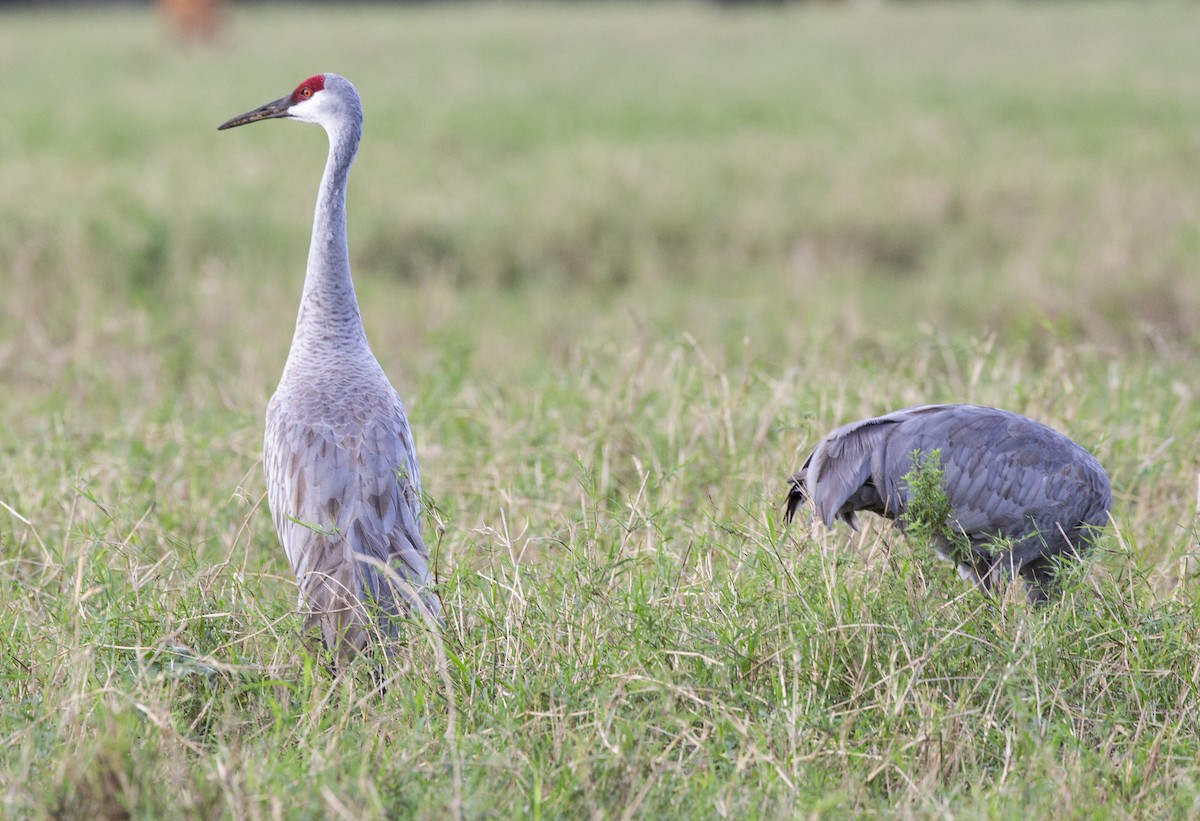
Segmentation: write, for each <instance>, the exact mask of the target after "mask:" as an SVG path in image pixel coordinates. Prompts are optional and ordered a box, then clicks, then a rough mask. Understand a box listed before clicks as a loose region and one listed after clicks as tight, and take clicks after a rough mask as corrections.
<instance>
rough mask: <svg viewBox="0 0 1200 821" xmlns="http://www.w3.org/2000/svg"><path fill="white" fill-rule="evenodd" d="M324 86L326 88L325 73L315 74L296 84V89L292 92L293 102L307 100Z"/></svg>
mask: <svg viewBox="0 0 1200 821" xmlns="http://www.w3.org/2000/svg"><path fill="white" fill-rule="evenodd" d="M323 88H325V75H324V74H314V75H313V76H312V77H309V78H308V79H307V80H305V81H304V82H303V83H301V84H300V85H298V86H296V90H295V91H293V92H292V102H293V103H298V102H300V101H301V100H307V99H308V98H309V97H311V96H312V95H314V94H316V93H317V92H318V91H320V90H321V89H323Z"/></svg>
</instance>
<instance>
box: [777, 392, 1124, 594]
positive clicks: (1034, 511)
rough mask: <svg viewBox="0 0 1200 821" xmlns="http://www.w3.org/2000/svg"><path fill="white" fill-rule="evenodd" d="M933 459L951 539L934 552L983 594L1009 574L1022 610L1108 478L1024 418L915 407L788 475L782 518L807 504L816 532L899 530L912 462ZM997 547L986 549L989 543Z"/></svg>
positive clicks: (845, 430)
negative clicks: (841, 527) (877, 523)
mask: <svg viewBox="0 0 1200 821" xmlns="http://www.w3.org/2000/svg"><path fill="white" fill-rule="evenodd" d="M933 450H937V451H939V452H940V461H941V465H942V470H943V479H944V484H945V490H946V495H947V497H948V499H949V502H950V506H951V509H952V517H953V518H952V521H951V522H950V527H951V529H952V532H953V533H955V534H957V535H959V536H961V537H963V538H961V539H955V540H953V541H951V540H949V539H945V538H941V539H939V544H938V545H937V547H938V552H939V553H940V554H942V555H943V557H945V558H950V559H952V560H954V561H955V562H956V563H957V564H958V568H959V573H960V574H961V575H962V576H963V578H965V579H970V580H971V581H973V582H975V583H976V584H977V585H979V586H980V587H981V588H982V589H984V590H991V589H992V588H994V587H995V586H996V585H997V584H998V583H1000V582H1002V581H1003V580H1005V579H1007V578H1010V577H1011V576H1013V575H1016V574H1019V575H1020V576H1021V577H1022V579H1024V581H1025V582H1026V584H1027V586H1028V593H1029V598H1030V600H1032V601H1039V600H1042V599H1045V598H1046V596H1047V594H1048V593H1049V592H1050V591H1051V590H1052V588H1053V575H1054V560H1055V559H1057V558H1060V557H1063V558H1067V557H1075V556H1078V555H1079V554H1080V553H1082V552H1083V551H1084V550H1086V549H1087V547H1088V546H1089V545H1090V543H1091V541H1092V540H1093V539H1094V538H1095V535H1096V530H1097V529H1098V528H1101V527H1103V526H1104V525H1105V523H1106V522H1107V521H1108V509H1109V506H1110V504H1111V502H1112V493H1111V490H1110V488H1109V482H1108V475H1107V474H1106V473H1105V472H1104V468H1103V467H1101V466H1100V463H1099V462H1098V461H1096V459H1095V457H1094V456H1092V454H1090V453H1088V452H1087V451H1086V450H1084V449H1083V448H1082V447H1080V446H1079V445H1077V444H1075V443H1074V442H1072V441H1071V440H1070V439H1068V438H1067V437H1066V436H1063V435H1062V434H1061V433H1059V432H1057V431H1055V430H1053V429H1051V428H1049V427H1047V426H1045V425H1043V424H1041V423H1039V422H1035V421H1033V420H1032V419H1028V418H1026V417H1024V416H1020V415H1018V414H1015V413H1011V412H1009V411H1004V410H999V409H997V408H986V407H980V406H978V405H923V406H920V407H913V408H905V409H904V410H899V411H895V412H894V413H889V414H887V415H885V416H879V417H876V418H874V419H863V420H861V421H858V422H852V423H850V424H848V425H844V426H842V427H840V428H838V429H837V430H835V431H833V432H832V433H830V434H829V435H828V436H826V437H825V438H824V439H822V440H821V442H820V443H819V444H818V445H817V446H816V448H815V449H814V450H813V452H812V453H811V454H810V455H809V457H808V459H806V460H805V462H804V465H803V467H801V468H800V470H799V471H798V472H797V473H796V474H795V475H793V476H792V477H791V491H790V492H789V494H788V498H787V511H786V518H787V519H788V520H791V518H792V517H793V516H794V515H795V513H796V511H797V509H798V508H799V507H800V506H801V505H802V504H804V502H805V501H807V500H809V499H811V500H812V502H813V506H814V508H815V509H816V513H817V515H818V516H819V517H820V519H821V521H822V522H823V523H824V524H825V526H826V527H832V526H833V523H834V521H835V520H837V519H840V520H842V521H844V522H845V523H846V524H848V525H850V526H851V527H852V528H854V529H856V530H857V528H858V522H857V517H856V515H855V514H856V513H857V512H858V511H864V510H865V511H870V512H872V513H877V514H879V515H880V516H884V517H887V518H888V519H892V520H895V521H896V524H897V527H900V528H901V529H903V519H902V518H901V517H903V515H904V513H905V511H906V509H907V506H908V503H909V490H908V487H907V484H906V483H905V481H904V477H905V475H906V474H908V473H909V472H910V470H911V469H912V466H913V454H914V452H915V453H919V454H928V453H929V452H930V451H933ZM997 539H1000V540H1005V541H1007V542H1008V546H1007V548H1003V547H1002V548H1000V549H997V548H996V540H997Z"/></svg>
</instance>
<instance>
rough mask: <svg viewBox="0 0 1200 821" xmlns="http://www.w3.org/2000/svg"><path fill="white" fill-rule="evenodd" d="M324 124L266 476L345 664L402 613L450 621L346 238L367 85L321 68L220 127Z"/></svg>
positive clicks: (296, 564)
mask: <svg viewBox="0 0 1200 821" xmlns="http://www.w3.org/2000/svg"><path fill="white" fill-rule="evenodd" d="M282 117H287V118H292V119H299V120H302V121H305V122H313V123H317V124H319V125H321V126H323V127H324V128H325V130H326V132H327V133H328V135H329V157H328V160H327V161H326V165H325V173H324V174H323V176H322V178H321V184H320V188H319V189H318V193H317V205H316V216H315V218H314V221H313V231H312V243H311V245H310V248H309V256H308V268H307V272H306V275H305V279H304V292H303V295H302V296H301V299H300V311H299V314H298V316H297V319H296V332H295V335H294V337H293V338H292V347H291V350H290V352H289V353H288V358H287V364H286V365H285V366H284V369H283V376H282V377H281V379H280V381H279V387H278V388H277V389H276V391H275V394H274V396H272V397H271V401H270V403H269V405H268V406H267V425H266V436H265V437H264V444H263V472H264V475H265V479H266V485H267V500H268V503H269V505H270V508H271V516H272V518H273V520H274V523H275V530H276V532H277V533H278V535H279V541H280V543H281V544H282V545H283V549H284V552H285V553H286V554H287V558H288V563H289V564H290V565H291V567H292V570H293V572H294V573H295V575H296V581H297V584H298V586H299V588H300V604H301V608H302V609H303V610H305V611H306V613H307V615H308V621H309V623H310V624H313V625H319V626H320V629H321V635H322V638H323V640H324V642H325V644H326V645H327V646H328V647H329V648H330V649H331V650H333V651H334V652H335V654H336V657H337V658H338V660H339V662H344V661H345V660H346V659H348V658H349V657H351V656H353V655H354V654H356V653H357V652H358V651H360V650H361V649H362V648H363V647H364V646H365V645H366V643H367V642H368V641H369V640H370V638H371V636H372V635H376V634H378V635H381V636H384V637H394V636H395V635H396V632H397V630H398V628H399V623H400V619H401V618H402V617H403V616H405V615H406V614H415V615H418V616H419V611H425V612H427V613H428V614H429V615H430V616H432V617H433V618H435V619H436V618H437V617H438V614H439V610H440V604H439V601H438V598H437V596H436V594H435V593H434V592H433V591H432V589H430V587H429V586H430V584H431V579H430V573H429V566H428V553H427V551H426V548H425V544H424V542H423V540H422V538H421V530H420V521H421V498H420V496H421V479H420V472H419V470H418V467H417V456H416V449H415V448H414V446H413V440H412V434H411V432H410V430H409V426H408V418H407V416H406V414H405V411H404V405H403V404H402V403H401V401H400V397H399V396H398V395H397V394H396V391H395V390H394V389H393V388H392V385H391V383H390V382H389V381H388V379H387V376H386V375H385V374H384V372H383V369H382V368H381V367H380V366H379V362H378V361H377V360H376V358H375V356H374V354H373V353H372V352H371V349H370V347H369V346H368V344H367V337H366V332H365V331H364V329H363V324H362V318H361V315H360V314H359V309H358V301H357V299H356V297H355V294H354V284H353V282H352V280H351V278H350V258H349V252H348V249H347V242H346V183H347V178H348V174H349V170H350V165H351V163H352V162H353V161H354V155H355V153H356V151H357V148H358V142H359V138H360V136H361V133H362V108H361V104H360V102H359V97H358V93H357V92H356V91H355V89H354V86H352V85H351V84H350V82H349V81H348V80H346V79H345V78H343V77H340V76H338V75H336V74H319V75H316V76H315V77H311V78H309V79H308V80H305V81H304V83H301V84H300V86H298V87H297V88H296V90H295V91H294V92H292V94H291V95H289V96H287V97H283V98H281V99H279V100H276V101H274V102H272V103H267V104H266V105H264V106H261V107H260V108H257V109H255V110H254V111H250V112H247V113H246V114H243V115H242V116H240V117H235V118H234V119H232V120H230V121H229V122H227V123H225V124H223V125H222V126H221V128H223V129H224V128H232V127H234V126H238V125H244V124H246V123H250V122H256V121H258V120H263V119H273V118H282Z"/></svg>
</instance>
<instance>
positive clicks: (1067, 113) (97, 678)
mask: <svg viewBox="0 0 1200 821" xmlns="http://www.w3.org/2000/svg"><path fill="white" fill-rule="evenodd" d="M229 22H230V25H229V27H228V30H227V36H226V38H225V42H224V43H223V44H222V45H221V46H220V47H218V48H216V49H203V48H198V47H186V48H181V47H178V46H176V45H175V44H173V43H171V42H170V40H169V38H167V37H166V36H164V33H163V31H162V28H161V26H160V25H159V23H158V21H157V20H156V19H155V18H154V17H153V16H151V14H150V12H149V11H148V10H145V9H121V10H104V9H91V10H84V11H78V12H65V11H61V10H58V11H53V12H45V13H30V12H20V11H5V12H4V13H2V14H0V77H3V78H5V79H4V82H3V89H4V91H3V100H4V116H3V117H2V118H0V192H2V193H0V503H2V505H0V562H2V569H3V572H0V601H2V602H3V607H2V608H0V815H5V816H9V817H32V818H43V817H88V818H91V819H106V818H118V817H124V816H125V815H126V814H130V815H133V816H136V817H161V818H176V817H180V814H183V815H185V816H187V817H233V818H270V817H280V818H282V817H288V818H306V817H313V818H323V817H342V818H371V817H380V818H381V817H405V816H419V817H438V818H442V817H450V816H452V815H454V814H461V815H462V816H463V817H487V816H491V817H533V818H539V817H547V818H550V817H581V816H590V817H596V818H630V817H650V818H655V817H658V818H668V817H669V818H675V817H681V818H696V817H731V818H754V817H764V818H767V817H770V818H775V817H781V816H784V817H786V816H793V817H795V816H813V817H829V818H844V817H847V816H848V815H849V814H851V813H855V814H858V813H869V814H876V815H893V814H894V815H899V816H919V817H928V816H943V815H944V816H946V817H954V818H979V817H987V818H992V817H1001V818H1008V817H1019V818H1044V817H1060V818H1089V817H1109V816H1117V817H1121V816H1139V817H1165V816H1175V817H1200V691H1198V681H1200V576H1198V573H1200V563H1198V559H1200V553H1198V551H1200V548H1198V536H1197V526H1196V522H1197V519H1196V516H1197V454H1200V405H1198V404H1197V401H1196V399H1197V391H1200V342H1198V339H1200V337H1198V336H1197V331H1198V330H1200V48H1196V37H1195V35H1196V32H1197V31H1200V6H1198V5H1196V4H1195V3H1190V4H1189V3H1182V2H1181V3H1172V2H1164V3H1157V4H1144V3H1127V4H1126V3H1109V2H1099V3H1080V4H1070V3H1054V4H1033V3H1025V4H1017V3H999V2H988V3H978V4H974V3H973V4H950V3H931V4H928V5H927V4H923V3H903V4H895V5H890V4H884V5H873V4H868V5H856V4H849V5H836V6H829V5H821V4H817V5H809V4H794V5H785V6H778V7H776V6H771V7H763V8H748V9H744V10H725V9H719V8H717V7H715V6H709V5H704V4H699V3H696V4H680V3H663V4H653V5H648V6H646V7H644V8H640V7H635V6H632V5H625V4H620V3H613V4H603V5H602V4H588V3H580V4H575V3H572V4H562V5H531V4H514V5H506V4H493V3H482V4H478V5H475V4H447V5H439V4H431V5H416V6H413V7H388V6H362V7H357V6H350V7H341V8H335V7H329V8H326V7H318V6H305V5H301V6H266V7H255V8H251V9H246V10H241V9H238V10H237V11H236V12H235V13H234V14H233V15H232V18H231V20H230V21H229ZM319 71H337V72H339V73H342V74H345V75H346V76H348V77H349V78H351V79H352V80H353V81H354V82H355V84H356V85H357V87H358V89H359V91H360V93H361V94H362V96H363V99H364V105H365V110H366V117H367V122H366V132H365V137H364V142H363V144H362V147H361V150H360V153H359V159H358V161H357V163H356V165H355V169H354V172H353V174H352V176H351V183H350V192H349V223H350V245H351V257H352V262H353V265H354V267H355V276H356V282H357V287H358V293H359V297H360V300H361V302H362V308H363V314H364V319H365V322H366V325H367V332H368V335H369V337H370V339H371V341H372V345H373V348H374V350H375V352H376V354H377V355H378V357H379V359H380V361H381V362H382V363H383V365H384V367H385V369H386V370H387V371H388V373H389V374H390V375H391V377H392V380H393V382H394V383H395V384H396V386H397V388H398V389H399V390H400V393H401V395H402V396H404V397H405V400H406V403H407V405H408V409H409V414H410V417H411V419H412V421H413V426H414V429H415V434H416V437H417V446H418V452H419V455H420V458H421V464H422V474H423V478H424V480H425V490H426V492H427V493H428V494H429V496H430V504H431V507H430V511H429V515H428V516H427V518H426V522H425V533H426V537H427V540H428V542H429V543H430V545H431V550H432V552H433V554H434V557H435V559H436V564H437V568H438V576H439V581H440V585H441V588H440V589H441V592H442V598H443V601H444V602H445V605H446V612H447V617H448V625H447V630H446V632H445V641H444V644H443V643H440V642H438V641H436V640H435V639H434V638H432V637H429V636H425V635H423V634H421V633H419V632H414V634H413V635H412V637H411V638H410V640H409V641H408V642H407V644H406V645H405V646H404V647H402V648H400V650H399V652H398V654H397V659H396V662H395V664H394V665H393V666H391V667H389V671H388V672H389V675H390V686H389V688H388V691H387V693H386V695H384V696H382V697H377V696H373V695H371V694H370V681H369V677H368V676H367V675H365V673H364V674H363V675H359V676H354V675H351V676H347V677H343V678H342V679H340V680H334V679H332V678H331V677H330V676H329V675H328V674H327V673H326V672H325V671H324V669H323V668H322V667H321V666H320V664H319V662H317V661H314V659H313V658H312V657H311V656H310V654H309V652H308V650H306V646H307V645H306V643H305V640H304V638H303V636H301V635H300V620H299V617H298V616H297V614H296V612H295V586H294V582H293V580H292V578H291V574H290V571H289V570H288V567H287V564H286V561H285V559H284V556H283V553H282V550H281V549H280V548H279V547H278V545H277V543H276V539H275V536H274V533H273V530H272V528H271V525H270V521H269V517H268V515H267V514H266V510H265V505H264V504H263V503H262V496H263V482H262V478H261V468H260V465H259V463H258V459H259V448H260V442H261V435H262V416H263V410H264V407H265V404H266V400H267V397H268V396H269V395H270V393H271V391H272V390H273V388H274V384H275V380H276V379H277V378H278V376H279V373H280V370H281V368H282V365H283V361H284V358H285V356H286V352H287V348H288V344H289V341H290V338H291V332H292V326H293V322H294V318H295V310H296V306H297V304H298V299H299V292H300V287H301V279H302V275H303V271H304V262H305V254H306V252H307V247H308V233H309V227H310V224H311V218H312V202H313V198H314V195H315V189H316V183H317V179H318V177H319V174H320V170H321V167H322V163H323V161H324V154H325V150H326V149H325V147H326V143H325V137H324V135H323V134H322V133H321V132H320V130H319V129H315V128H311V127H300V126H296V125H293V124H285V123H269V124H262V125H257V126H254V127H253V128H247V129H239V130H237V131H231V132H228V133H220V134H218V133H217V132H216V130H215V129H216V125H217V124H218V123H220V122H222V121H223V120H224V119H226V118H228V117H230V116H232V115H234V114H238V113H241V112H242V111H245V110H247V109H250V108H252V107H254V106H256V105H258V104H260V103H262V102H266V101H268V100H271V99H274V98H276V97H278V96H280V95H281V94H283V93H285V92H287V91H289V90H290V89H291V88H292V87H293V86H294V85H295V84H296V83H297V82H298V81H300V80H301V79H303V78H305V77H307V76H309V75H311V74H314V73H316V72H319ZM926 401H969V402H979V403H985V404H995V405H1000V406H1003V407H1006V408H1009V409H1012V410H1016V411H1019V412H1022V413H1026V414H1028V415H1030V416H1034V417H1036V418H1038V419H1040V420H1043V421H1045V422H1047V423H1048V424H1051V425H1053V426H1055V427H1057V428H1059V429H1061V430H1063V431H1065V432H1067V433H1068V434H1069V435H1071V436H1072V437H1073V438H1075V439H1076V440H1077V441H1079V442H1081V443H1082V444H1083V445H1084V446H1085V447H1087V448H1089V449H1091V450H1093V451H1094V452H1095V453H1096V454H1097V456H1098V457H1099V458H1100V460H1101V462H1102V463H1103V464H1105V466H1106V467H1107V468H1108V470H1109V473H1110V475H1111V477H1112V483H1113V489H1114V509H1113V515H1114V518H1115V527H1113V528H1112V529H1111V530H1110V532H1109V533H1108V534H1107V535H1106V537H1105V538H1104V540H1103V543H1102V545H1101V548H1100V549H1099V550H1098V551H1097V552H1096V553H1095V554H1094V560H1093V561H1092V562H1089V563H1088V564H1086V565H1085V566H1083V567H1081V568H1080V569H1079V571H1078V572H1076V573H1075V574H1074V576H1073V582H1072V585H1071V588H1070V589H1069V590H1068V592H1067V593H1066V595H1065V596H1064V598H1063V600H1062V601H1061V602H1060V603H1058V604H1056V605H1054V606H1052V607H1048V608H1044V609H1038V610H1030V609H1029V608H1027V607H1026V606H1025V605H1024V604H1023V603H1021V602H1020V601H1018V600H1016V599H1015V598H1011V599H1009V598H1006V599H1002V600H998V601H990V600H987V599H984V598H982V597H981V596H980V595H978V594H976V593H975V592H973V591H972V590H970V589H967V588H965V587H964V586H963V584H962V583H960V582H959V580H958V578H957V576H956V574H955V573H954V571H953V568H951V567H950V566H948V565H946V564H942V563H939V562H937V561H936V560H935V559H934V557H933V555H932V551H931V550H929V549H928V548H927V547H926V546H924V545H920V544H909V543H907V542H906V541H904V540H903V539H902V538H901V537H899V536H897V535H896V534H894V533H892V532H891V531H890V530H888V529H885V528H882V527H876V526H872V527H870V528H867V529H865V530H864V532H862V533H860V534H853V533H851V532H849V531H848V530H846V529H845V528H838V529H835V530H832V531H824V530H823V529H820V528H815V529H812V530H809V529H807V528H805V527H803V526H799V527H793V528H792V529H791V531H790V532H785V531H784V530H783V528H782V523H781V518H780V517H781V509H780V503H781V502H782V497H783V494H784V491H785V485H784V477H785V476H786V475H787V474H788V473H789V472H790V471H791V470H793V469H794V468H795V467H797V466H798V465H799V463H800V461H801V460H802V458H803V456H804V454H805V453H806V452H807V448H809V447H811V446H812V445H813V444H814V443H815V441H816V439H817V437H819V436H820V435H821V434H822V433H824V432H825V431H827V430H829V429H831V428H832V427H834V426H836V425H838V424H841V423H843V422H846V421H849V420H851V419H854V418H858V417H860V416H864V415H867V414H872V413H876V412H880V411H884V410H888V409H892V408H895V407H900V406H903V405H908V404H915V403H920V402H926Z"/></svg>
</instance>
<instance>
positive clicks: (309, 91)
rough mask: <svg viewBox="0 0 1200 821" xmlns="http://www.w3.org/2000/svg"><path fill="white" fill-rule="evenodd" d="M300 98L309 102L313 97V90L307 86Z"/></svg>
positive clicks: (301, 90) (302, 90) (301, 91)
mask: <svg viewBox="0 0 1200 821" xmlns="http://www.w3.org/2000/svg"><path fill="white" fill-rule="evenodd" d="M300 96H301V97H303V98H304V99H306V100H307V99H308V98H309V97H311V96H312V89H311V88H308V87H307V86H305V87H304V88H302V89H300Z"/></svg>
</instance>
